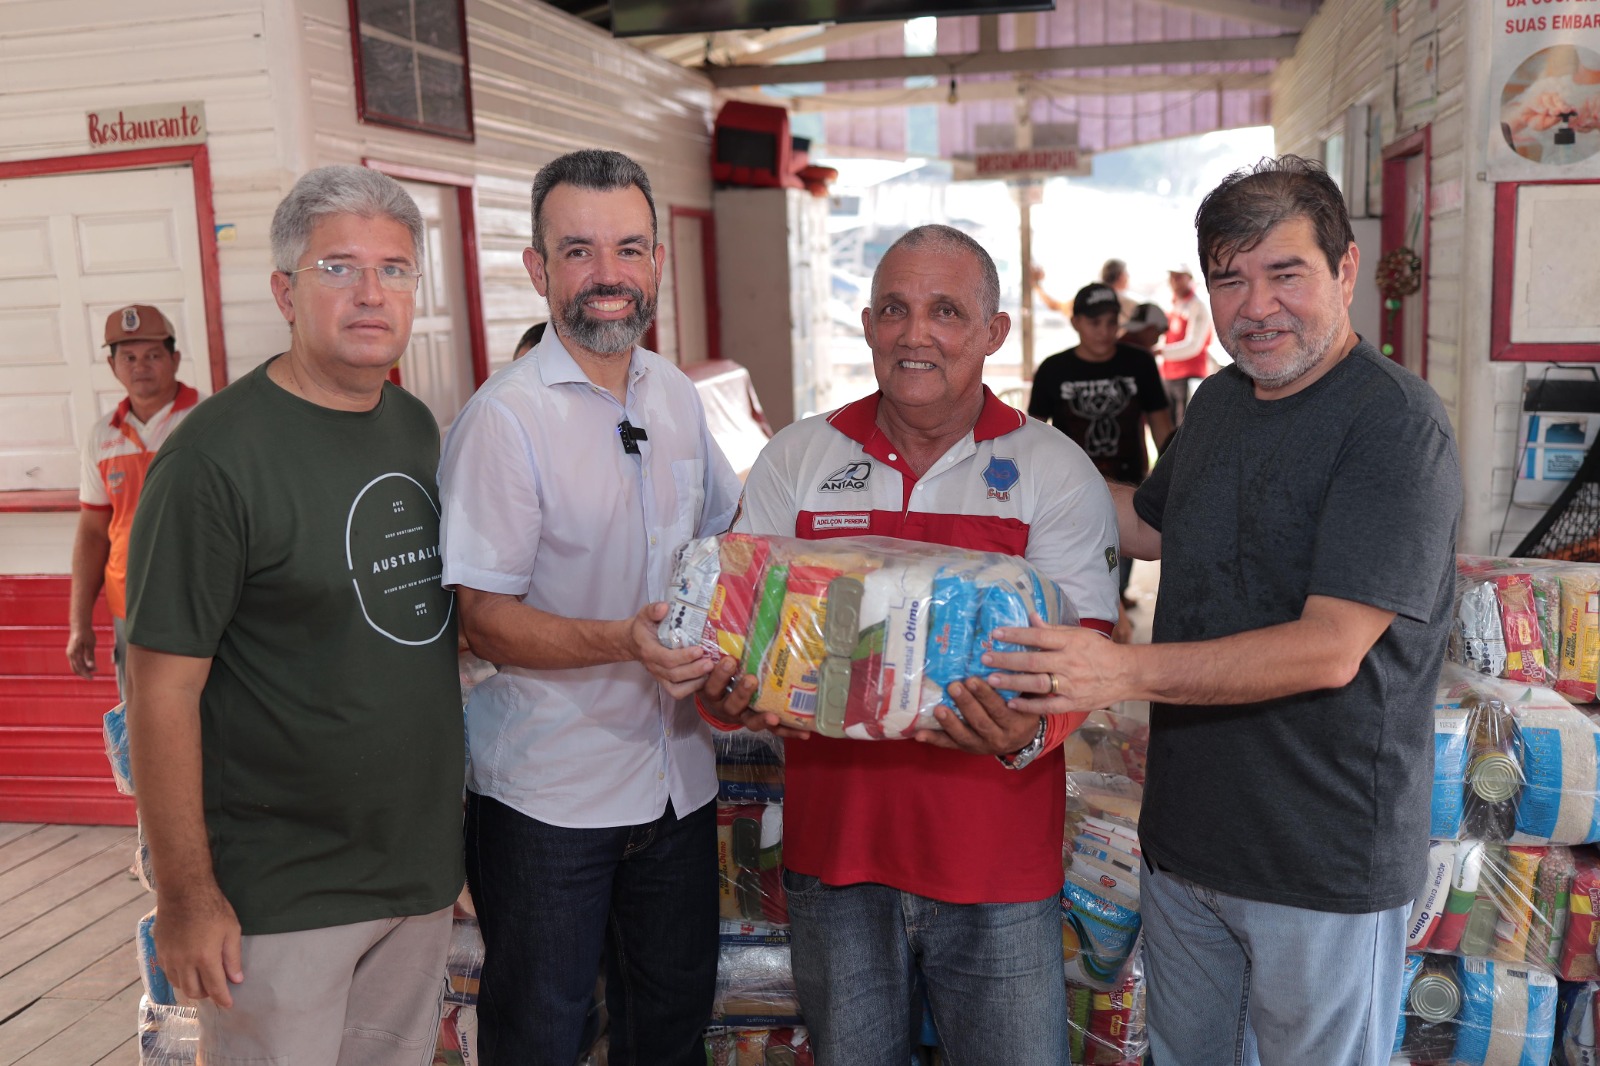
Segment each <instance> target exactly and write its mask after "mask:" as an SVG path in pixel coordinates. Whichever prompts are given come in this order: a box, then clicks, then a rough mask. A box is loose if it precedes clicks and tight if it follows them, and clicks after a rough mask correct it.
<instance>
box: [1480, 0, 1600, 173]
mask: <svg viewBox="0 0 1600 1066" xmlns="http://www.w3.org/2000/svg"><path fill="white" fill-rule="evenodd" d="M1488 6H1489V8H1490V10H1491V11H1492V12H1493V16H1492V17H1493V18H1494V27H1493V33H1492V39H1493V42H1494V55H1493V59H1492V61H1491V64H1490V78H1489V93H1490V94H1491V95H1490V101H1489V109H1488V113H1489V115H1490V116H1492V118H1491V120H1492V121H1495V122H1496V123H1497V125H1498V127H1499V128H1498V129H1496V130H1494V131H1492V132H1491V134H1490V136H1489V138H1488V145H1489V159H1488V170H1489V179H1490V180H1491V181H1559V180H1571V179H1593V178H1597V177H1600V2H1596V0H1493V2H1492V3H1491V4H1490V5H1488Z"/></svg>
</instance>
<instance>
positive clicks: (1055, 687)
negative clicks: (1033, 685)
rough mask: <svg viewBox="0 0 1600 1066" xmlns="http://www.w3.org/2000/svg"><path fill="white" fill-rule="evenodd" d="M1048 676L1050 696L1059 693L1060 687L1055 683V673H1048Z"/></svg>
mask: <svg viewBox="0 0 1600 1066" xmlns="http://www.w3.org/2000/svg"><path fill="white" fill-rule="evenodd" d="M1048 676H1049V678H1050V695H1052V696H1059V695H1061V688H1060V686H1059V685H1057V683H1056V680H1057V679H1056V675H1055V674H1049V675H1048Z"/></svg>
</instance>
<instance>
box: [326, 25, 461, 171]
mask: <svg viewBox="0 0 1600 1066" xmlns="http://www.w3.org/2000/svg"><path fill="white" fill-rule="evenodd" d="M455 5H456V20H457V25H458V26H459V27H460V30H459V32H460V34H461V89H462V93H463V95H464V99H463V103H464V104H465V106H466V114H467V128H466V130H465V131H462V130H453V129H447V128H445V127H443V126H436V125H434V124H432V123H430V122H422V121H419V120H416V119H408V118H400V117H399V116H396V115H386V114H384V113H383V112H381V111H372V112H369V111H368V110H367V90H366V79H365V78H363V77H362V74H361V12H360V11H359V10H358V0H350V3H349V11H350V60H351V63H352V65H353V70H354V72H355V80H356V118H357V119H358V120H359V121H361V122H364V123H366V124H368V125H372V126H389V127H392V128H394V129H402V130H411V131H412V132H414V133H427V134H431V135H432V136H435V137H448V138H450V139H451V140H453V141H474V140H476V139H477V127H476V125H475V121H474V113H473V110H472V57H471V55H470V51H471V49H470V47H469V45H468V41H467V5H466V3H465V2H464V0H455ZM424 180H425V179H424Z"/></svg>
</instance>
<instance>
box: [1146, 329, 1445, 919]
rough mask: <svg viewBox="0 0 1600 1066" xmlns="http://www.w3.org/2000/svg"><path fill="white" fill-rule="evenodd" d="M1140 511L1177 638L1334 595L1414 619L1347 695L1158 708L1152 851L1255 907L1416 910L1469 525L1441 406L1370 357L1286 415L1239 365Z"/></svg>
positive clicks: (1160, 609)
mask: <svg viewBox="0 0 1600 1066" xmlns="http://www.w3.org/2000/svg"><path fill="white" fill-rule="evenodd" d="M1134 507H1135V509H1136V510H1137V512H1138V514H1139V516H1140V517H1141V518H1143V519H1144V520H1145V521H1146V522H1149V523H1150V524H1151V525H1152V526H1154V527H1155V528H1156V529H1158V530H1160V531H1161V590H1160V596H1159V599H1158V600H1157V603H1156V614H1155V623H1154V639H1155V641H1156V642H1157V643H1164V642H1170V641H1196V640H1209V639H1213V638H1217V637H1224V636H1228V635H1231V634H1234V633H1240V632H1245V631H1248V630H1254V629H1261V628H1264V627H1266V626H1272V625H1277V624H1280V623H1284V622H1290V621H1293V620H1294V619H1296V618H1298V617H1299V616H1300V613H1301V609H1302V608H1303V607H1304V605H1305V600H1306V597H1307V596H1312V595H1318V596H1332V597H1336V598H1338V599H1343V600H1351V601H1354V602H1357V603H1364V604H1368V605H1370V606H1373V607H1379V608H1382V609H1384V610H1387V611H1393V612H1395V614H1396V617H1395V620H1394V623H1393V624H1392V625H1391V626H1390V627H1389V629H1388V631H1387V632H1385V633H1384V635H1383V637H1382V638H1380V639H1379V641H1378V643H1377V644H1376V645H1374V646H1373V648H1372V650H1371V651H1370V652H1369V653H1368V654H1367V656H1366V658H1365V660H1363V662H1362V664H1361V669H1360V671H1359V672H1358V673H1357V675H1356V678H1355V680H1353V681H1352V682H1351V683H1350V684H1348V685H1346V686H1345V687H1343V688H1341V689H1324V690H1320V691H1315V692H1307V693H1302V694H1301V695H1298V696H1289V697H1285V698H1283V699H1276V700H1268V701H1265V702H1262V703H1255V704H1248V705H1237V706H1218V707H1182V706H1170V705H1164V704H1158V705H1156V706H1155V707H1153V708H1152V709H1151V718H1150V725H1151V730H1150V758H1149V765H1148V776H1147V785H1146V788H1145V794H1144V808H1143V814H1142V816H1141V819H1140V824H1139V830H1140V838H1141V841H1142V842H1143V846H1144V849H1145V853H1146V854H1147V855H1149V856H1150V857H1151V858H1152V859H1153V860H1154V861H1155V862H1157V863H1159V864H1160V865H1161V866H1162V867H1164V868H1167V869H1170V870H1172V871H1173V872H1174V873H1177V874H1179V875H1181V876H1183V877H1186V878H1189V879H1190V880H1192V881H1195V882H1197V883H1198V884H1201V885H1205V886H1207V887H1210V888H1214V889H1216V890H1218V891H1222V892H1227V893H1230V894H1232V895H1237V896H1242V897H1245V898H1247V899H1256V900H1264V901H1267V902H1271V903H1280V904H1285V905H1288V906H1295V907H1306V908H1311V909H1314V910H1323V911H1337V912H1345V913H1368V912H1372V911H1378V910H1386V909H1389V908H1391V907H1396V906H1399V905H1401V904H1403V903H1405V902H1406V901H1407V900H1409V899H1411V898H1412V896H1413V895H1414V894H1415V892H1416V888H1417V886H1418V885H1419V884H1420V883H1421V880H1422V870H1423V864H1424V862H1425V856H1426V853H1427V846H1428V798H1429V787H1430V782H1431V779H1432V766H1433V741H1432V728H1433V716H1432V707H1433V702H1434V689H1435V685H1436V684H1437V682H1438V676H1439V664H1440V661H1441V659H1442V657H1443V651H1444V642H1445V636H1446V632H1447V629H1448V622H1449V615H1450V605H1451V595H1452V590H1453V588H1454V552H1455V538H1456V523H1457V519H1458V517H1459V514H1460V511H1461V474H1460V469H1459V465H1458V461H1457V457H1456V444H1455V437H1454V434H1453V433H1452V432H1451V429H1450V423H1449V421H1448V420H1447V419H1446V417H1445V413H1444V408H1443V406H1442V405H1441V404H1440V403H1439V398H1438V397H1437V396H1436V395H1435V394H1434V392H1433V390H1432V389H1431V388H1429V386H1428V385H1427V384H1425V383H1424V382H1422V381H1421V380H1420V379H1418V378H1417V377H1416V376H1414V375H1413V374H1411V373H1409V372H1408V371H1406V370H1404V369H1402V368H1401V367H1399V366H1397V365H1396V364H1395V363H1393V362H1392V361H1390V360H1388V359H1385V358H1384V357H1383V356H1381V355H1379V354H1378V352H1377V351H1376V349H1374V348H1373V347H1372V346H1371V345H1370V344H1367V343H1366V342H1364V341H1363V342H1361V343H1360V344H1358V345H1357V346H1356V348H1355V349H1354V350H1353V351H1352V352H1351V353H1350V354H1349V355H1348V356H1347V357H1345V358H1344V359H1343V360H1342V361H1341V362H1339V363H1338V364H1337V365H1335V366H1334V367H1333V369H1331V370H1330V371H1329V372H1328V373H1327V375H1326V376H1324V377H1323V378H1322V379H1320V380H1319V381H1317V382H1315V383H1314V384H1312V385H1311V386H1310V387H1309V388H1307V389H1305V390H1304V391H1303V392H1299V393H1296V394H1295V395H1293V396H1289V397H1286V398H1284V399H1281V400H1272V401H1263V400H1258V399H1256V397H1255V392H1254V386H1253V385H1252V383H1251V381H1250V380H1249V379H1248V378H1247V377H1245V375H1244V374H1243V372H1241V371H1240V370H1239V369H1238V368H1237V367H1232V366H1230V367H1227V368H1224V369H1223V370H1222V371H1220V372H1219V373H1217V374H1214V375H1212V376H1211V377H1210V378H1209V379H1207V380H1206V381H1205V383H1204V384H1202V385H1201V386H1200V389H1199V391H1198V392H1196V394H1195V396H1194V400H1193V402H1192V403H1191V404H1190V406H1189V412H1188V415H1187V416H1186V417H1185V419H1184V422H1183V425H1182V427H1181V428H1180V429H1179V431H1178V434H1177V436H1176V437H1175V438H1174V440H1173V442H1172V444H1171V446H1170V447H1169V448H1168V449H1167V451H1166V453H1165V454H1164V455H1163V456H1162V457H1161V460H1160V461H1159V462H1158V463H1157V464H1156V468H1155V471H1154V472H1153V473H1152V474H1151V476H1150V478H1149V480H1148V481H1146V482H1145V483H1144V485H1143V486H1142V487H1141V488H1140V489H1139V491H1138V493H1137V495H1136V496H1135V497H1134Z"/></svg>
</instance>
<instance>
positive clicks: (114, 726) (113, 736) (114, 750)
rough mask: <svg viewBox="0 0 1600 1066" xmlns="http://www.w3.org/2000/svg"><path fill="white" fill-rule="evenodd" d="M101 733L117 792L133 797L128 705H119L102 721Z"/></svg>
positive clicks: (106, 714)
mask: <svg viewBox="0 0 1600 1066" xmlns="http://www.w3.org/2000/svg"><path fill="white" fill-rule="evenodd" d="M101 732H102V733H103V734H104V735H105V739H106V759H107V761H109V762H110V763H111V779H112V780H113V781H115V782H116V785H117V791H118V792H120V793H122V794H123V795H124V796H131V795H133V767H132V766H131V765H130V763H129V759H128V705H127V704H125V703H119V704H117V705H116V706H115V707H113V708H111V709H110V710H109V711H107V712H106V713H105V717H104V718H103V719H101Z"/></svg>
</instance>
